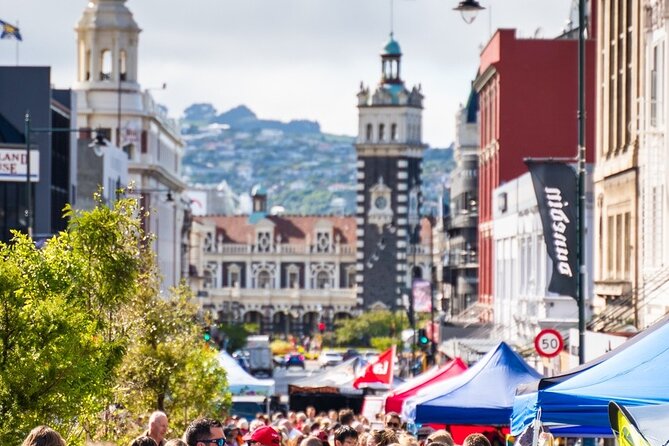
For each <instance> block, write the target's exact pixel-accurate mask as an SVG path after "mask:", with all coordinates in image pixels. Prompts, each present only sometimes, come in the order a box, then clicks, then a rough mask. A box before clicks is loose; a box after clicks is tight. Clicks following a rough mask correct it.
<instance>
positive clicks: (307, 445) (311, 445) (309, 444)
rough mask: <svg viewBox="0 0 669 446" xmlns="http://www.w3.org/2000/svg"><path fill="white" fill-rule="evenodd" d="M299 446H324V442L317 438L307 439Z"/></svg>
mask: <svg viewBox="0 0 669 446" xmlns="http://www.w3.org/2000/svg"><path fill="white" fill-rule="evenodd" d="M299 446H323V442H322V441H321V440H319V439H318V438H316V437H305V438H304V439H303V440H302V442H301V443H300V445H299Z"/></svg>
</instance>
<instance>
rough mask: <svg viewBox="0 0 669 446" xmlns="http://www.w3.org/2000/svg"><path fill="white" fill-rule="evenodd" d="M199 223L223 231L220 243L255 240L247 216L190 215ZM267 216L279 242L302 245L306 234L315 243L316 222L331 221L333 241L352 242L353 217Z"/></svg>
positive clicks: (353, 230)
mask: <svg viewBox="0 0 669 446" xmlns="http://www.w3.org/2000/svg"><path fill="white" fill-rule="evenodd" d="M194 219H195V220H196V221H199V222H201V223H213V224H215V225H216V228H217V231H216V232H217V235H218V234H223V243H241V244H246V243H253V242H254V241H255V237H256V233H255V225H253V224H251V223H249V216H248V215H207V216H198V217H194ZM267 219H268V220H270V221H271V222H272V223H274V224H275V225H276V226H275V232H274V234H275V238H276V236H277V235H281V243H290V244H296V245H299V244H306V238H307V235H308V236H309V237H310V239H311V243H312V244H313V243H315V242H316V240H315V239H314V237H315V235H316V231H315V228H316V224H317V223H318V222H319V221H323V220H325V221H329V222H331V223H332V229H333V235H334V237H335V240H336V238H337V236H339V241H340V243H341V244H344V245H355V240H356V236H355V230H356V225H355V217H342V216H334V215H268V216H267Z"/></svg>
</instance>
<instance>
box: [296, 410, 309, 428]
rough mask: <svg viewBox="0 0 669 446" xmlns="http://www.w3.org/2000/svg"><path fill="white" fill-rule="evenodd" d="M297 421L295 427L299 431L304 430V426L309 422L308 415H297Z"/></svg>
mask: <svg viewBox="0 0 669 446" xmlns="http://www.w3.org/2000/svg"><path fill="white" fill-rule="evenodd" d="M295 419H296V420H297V423H295V427H296V428H298V429H299V430H302V426H304V424H305V423H306V422H307V414H305V413H304V412H298V413H297V415H295Z"/></svg>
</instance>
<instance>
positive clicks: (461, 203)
mask: <svg viewBox="0 0 669 446" xmlns="http://www.w3.org/2000/svg"><path fill="white" fill-rule="evenodd" d="M478 103H479V98H478V95H477V94H476V92H475V91H474V90H472V91H471V92H470V95H469V98H468V100H467V104H466V105H465V106H464V107H461V108H460V110H459V111H458V115H457V118H456V132H455V153H454V158H455V161H456V163H457V164H456V166H455V169H453V172H452V173H451V188H450V210H449V213H448V216H447V218H446V228H445V229H446V233H447V240H448V246H447V251H446V253H447V254H446V256H445V257H446V258H445V262H444V263H445V265H444V269H445V271H444V282H445V283H446V284H447V285H446V286H445V287H444V299H446V301H447V305H445V307H446V308H448V315H449V318H450V319H451V320H453V321H463V322H464V321H465V320H468V319H469V318H470V317H469V315H470V314H471V313H472V311H471V310H472V306H473V305H476V304H477V302H478V230H477V227H478V198H479V197H478V167H479V155H478V154H479V145H478V144H479V124H478V110H479V107H478ZM474 316H478V312H476V311H474Z"/></svg>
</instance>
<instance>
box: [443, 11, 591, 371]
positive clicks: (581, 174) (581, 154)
mask: <svg viewBox="0 0 669 446" xmlns="http://www.w3.org/2000/svg"><path fill="white" fill-rule="evenodd" d="M585 2H586V0H578V110H577V113H576V120H577V126H578V148H577V153H576V161H577V176H578V213H577V215H578V237H577V240H578V244H577V246H578V248H577V262H578V292H577V298H576V302H577V304H578V362H579V363H580V364H583V363H584V362H585V270H586V265H585V32H586V27H585ZM453 9H454V10H456V11H460V13H461V14H462V18H463V20H464V21H465V22H467V23H472V22H473V21H474V19H475V18H476V14H477V13H478V12H479V11H480V10H482V9H485V8H483V7H482V6H481V5H479V3H478V1H476V0H463V1H461V2H460V3H459V4H458V6H456V7H455V8H453ZM465 15H467V17H465ZM468 19H469V20H468Z"/></svg>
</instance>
